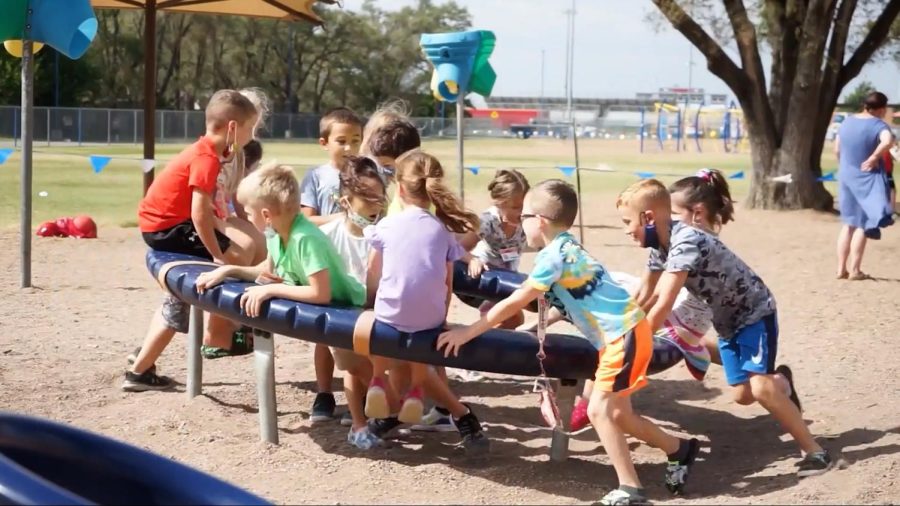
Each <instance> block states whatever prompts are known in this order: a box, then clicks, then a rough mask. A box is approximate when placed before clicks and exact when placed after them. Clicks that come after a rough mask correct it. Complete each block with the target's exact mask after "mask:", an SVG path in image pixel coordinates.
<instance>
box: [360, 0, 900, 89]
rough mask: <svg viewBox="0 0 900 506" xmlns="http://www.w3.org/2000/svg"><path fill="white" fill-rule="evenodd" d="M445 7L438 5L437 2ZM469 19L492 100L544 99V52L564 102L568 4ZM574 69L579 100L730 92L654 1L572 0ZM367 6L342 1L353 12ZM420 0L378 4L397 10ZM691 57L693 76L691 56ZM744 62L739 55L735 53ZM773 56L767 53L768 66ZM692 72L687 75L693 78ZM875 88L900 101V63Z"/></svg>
mask: <svg viewBox="0 0 900 506" xmlns="http://www.w3.org/2000/svg"><path fill="white" fill-rule="evenodd" d="M434 1H435V2H436V3H441V0H434ZM456 1H457V3H458V4H460V5H463V6H465V7H466V8H468V10H469V12H470V13H471V14H472V21H473V23H472V25H473V28H474V29H480V30H491V31H493V32H494V34H495V35H496V36H497V47H496V49H495V50H494V54H493V55H492V56H491V60H490V61H491V65H492V66H493V67H494V69H495V70H496V71H497V83H496V85H495V86H494V90H493V93H492V95H493V96H532V97H537V96H540V94H541V53H542V52H543V54H544V95H545V96H548V97H550V96H557V97H564V96H565V75H564V74H565V68H566V62H565V56H566V30H567V16H566V14H565V11H566V9H569V8H571V4H570V2H569V0H456ZM575 1H576V12H577V15H576V18H575V63H574V66H575V68H574V78H573V83H574V85H573V89H574V91H573V95H574V96H575V97H579V98H633V97H634V94H635V93H637V92H656V91H658V89H659V88H665V87H671V86H681V87H686V86H688V82H689V79H690V84H691V86H693V87H695V88H703V89H704V90H705V91H706V93H726V94H728V95H729V97H732V95H731V93H730V92H729V90H728V87H727V86H725V84H724V83H722V81H721V80H719V78H717V77H716V76H714V75H713V74H711V73H710V72H709V71H708V70H707V69H706V60H705V59H704V58H703V57H702V56H701V55H700V54H699V52H698V51H697V50H695V49H694V50H692V49H691V48H692V46H691V45H690V43H689V42H688V41H687V40H686V39H685V38H684V37H683V36H682V35H681V34H680V33H678V32H676V31H675V30H674V29H671V28H666V29H663V30H661V31H659V32H657V31H655V30H654V28H653V27H652V26H651V25H650V24H649V23H647V22H646V21H645V15H646V14H647V13H649V12H651V10H654V9H656V7H654V6H653V4H652V3H651V2H650V0H575ZM362 3H363V0H344V1H343V4H344V8H345V9H349V10H356V9H358V8H359V7H360V5H362ZM415 3H417V2H416V1H415V0H377V4H378V6H379V7H381V8H382V9H385V10H394V9H397V8H400V7H403V6H407V5H414V4H415ZM692 51H693V61H694V64H693V66H692V67H693V70H692V72H690V71H689V69H690V67H691V66H690V65H689V62H690V54H691V52H692ZM732 58H733V59H734V60H735V61H736V62H739V57H738V56H737V55H735V54H733V53H732ZM770 61H771V60H770V58H769V57H768V55H767V54H764V55H763V64H764V65H765V66H766V68H768V65H769V62H770ZM689 74H690V77H689ZM862 80H867V81H870V82H872V83H873V84H874V85H875V87H876V89H878V90H880V91H883V92H884V93H885V94H887V95H888V98H889V99H891V101H893V102H896V101H900V65H898V64H897V62H895V61H893V60H892V61H889V62H883V63H872V64H869V65H867V66H866V67H865V68H864V70H863V72H862V73H861V74H860V76H859V77H858V78H857V79H856V80H855V81H853V82H851V83H850V85H848V86H847V88H845V90H844V93H847V92H848V91H850V90H852V89H853V88H854V87H855V86H856V85H857V84H858V83H859V82H861V81H862Z"/></svg>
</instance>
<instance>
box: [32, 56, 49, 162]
mask: <svg viewBox="0 0 900 506" xmlns="http://www.w3.org/2000/svg"><path fill="white" fill-rule="evenodd" d="M32 59H34V56H33V55H32ZM33 77H34V74H32V78H33ZM32 80H33V79H32ZM33 85H34V83H32V86H33ZM47 145H48V146H49V145H50V108H49V107H48V108H47Z"/></svg>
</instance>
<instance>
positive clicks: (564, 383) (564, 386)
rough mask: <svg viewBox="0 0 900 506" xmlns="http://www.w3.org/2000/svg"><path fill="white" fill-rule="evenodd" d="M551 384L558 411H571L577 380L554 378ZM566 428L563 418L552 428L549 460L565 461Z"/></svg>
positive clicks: (567, 448) (566, 452)
mask: <svg viewBox="0 0 900 506" xmlns="http://www.w3.org/2000/svg"><path fill="white" fill-rule="evenodd" d="M552 385H553V389H554V390H555V391H556V404H557V407H558V408H559V411H560V413H571V412H572V406H573V405H574V404H575V396H576V394H577V393H578V390H577V388H578V381H577V380H565V379H564V380H554V381H553V382H552ZM568 429H569V427H566V422H565V421H564V420H560V425H559V426H557V427H555V428H554V429H553V435H552V436H551V437H550V460H551V461H553V462H565V461H566V459H568V458H569V433H568V431H567V430H568Z"/></svg>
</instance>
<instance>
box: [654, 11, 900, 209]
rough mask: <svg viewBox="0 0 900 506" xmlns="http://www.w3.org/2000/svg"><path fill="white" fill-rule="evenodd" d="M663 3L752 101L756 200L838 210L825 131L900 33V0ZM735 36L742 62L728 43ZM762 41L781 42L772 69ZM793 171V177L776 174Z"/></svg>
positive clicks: (742, 98) (715, 68)
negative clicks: (828, 184) (828, 183)
mask: <svg viewBox="0 0 900 506" xmlns="http://www.w3.org/2000/svg"><path fill="white" fill-rule="evenodd" d="M653 3H654V4H655V5H656V7H657V8H658V9H659V12H660V13H661V14H662V15H663V16H664V17H665V18H666V19H667V20H668V21H669V23H671V25H672V26H673V27H674V28H675V29H676V30H678V31H679V32H681V34H682V35H684V36H685V37H686V38H687V39H688V40H689V41H690V42H691V43H692V44H693V45H694V46H696V47H697V49H699V50H700V52H701V53H702V54H703V55H704V56H705V57H706V60H707V66H708V68H709V70H710V72H712V73H713V74H715V75H716V76H718V77H719V78H720V79H722V80H723V81H724V82H725V84H727V85H728V87H729V88H731V90H732V92H733V93H734V94H735V96H736V97H737V99H738V101H739V102H740V104H741V107H742V108H743V110H744V118H745V121H746V124H747V130H748V132H749V135H750V146H751V153H752V155H751V156H752V161H753V177H752V180H751V185H750V195H749V197H748V198H747V204H748V205H749V206H750V207H760V208H766V209H799V208H813V209H822V210H831V209H832V207H833V198H832V196H831V194H830V193H829V192H828V191H827V190H826V189H825V188H824V186H823V185H822V183H820V182H818V180H817V178H818V176H821V175H822V169H821V158H822V150H823V148H824V142H825V133H826V131H827V129H828V125H829V123H830V120H831V116H832V112H833V110H834V107H835V105H836V104H837V101H838V98H839V97H840V95H841V91H842V90H843V89H844V87H845V86H847V84H848V83H849V82H850V81H851V80H852V79H853V78H854V77H856V76H857V75H859V73H860V71H861V70H862V68H863V66H864V65H865V64H866V63H867V62H869V61H870V60H871V59H872V58H873V57H874V56H875V55H876V52H877V51H878V50H879V49H881V48H882V47H884V46H885V45H886V44H887V43H888V42H889V41H892V40H894V39H892V38H891V36H892V35H896V34H897V28H896V24H895V22H896V21H897V19H898V15H900V0H750V1H749V2H745V1H743V0H721V2H718V1H715V0H653ZM745 4H747V5H745ZM729 46H730V48H734V50H735V51H736V52H737V54H738V55H739V57H740V62H739V63H738V62H735V60H734V59H732V57H731V56H729V54H728V52H726V50H725V48H726V47H729ZM761 51H771V56H772V64H771V68H770V76H769V78H768V79H767V77H766V74H765V72H764V69H763V62H762V58H761V57H760V53H761ZM784 174H791V176H792V179H793V182H792V183H789V184H785V183H777V182H774V181H772V180H771V177H772V176H778V175H784Z"/></svg>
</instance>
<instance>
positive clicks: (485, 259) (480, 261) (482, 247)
mask: <svg viewBox="0 0 900 506" xmlns="http://www.w3.org/2000/svg"><path fill="white" fill-rule="evenodd" d="M529 189H530V187H529V186H528V180H527V179H525V176H523V175H522V173H521V172H519V171H517V170H511V169H500V170H498V171H497V174H496V175H494V179H493V180H492V181H491V182H490V183H489V184H488V192H489V193H490V195H491V200H493V203H494V205H493V206H491V207H489V208H488V209H487V210H486V211H484V212H483V213H481V216H480V218H481V220H480V221H481V226H480V227H479V229H478V233H475V232H469V233H468V234H466V235H464V236H463V237H462V238H460V241H459V242H460V244H462V246H463V247H464V248H466V250H467V251H470V252H471V255H470V258H469V275H470V276H472V277H473V278H474V277H478V276H480V275H481V272H482V271H483V270H484V269H489V268H490V267H499V268H501V269H509V270H513V271H515V270H518V268H519V259H520V258H521V257H522V252H523V251H524V249H525V232H523V231H522V218H521V216H522V205H523V202H524V200H525V194H526V193H528V190H529ZM464 302H467V301H464ZM467 303H468V302H467ZM493 306H494V304H493V303H491V302H487V301H484V302H483V303H482V304H481V305H480V306H479V310H480V311H481V313H482V314H484V313H486V312H488V311H489V310H490V309H491V308H492V307H493ZM524 321H525V317H524V315H523V314H522V313H521V312H519V313H518V314H516V315H514V316H513V317H512V318H510V319H509V320H507V321H505V322H503V323H501V324H500V328H504V329H514V328H517V327H518V326H519V325H522V323H524Z"/></svg>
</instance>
